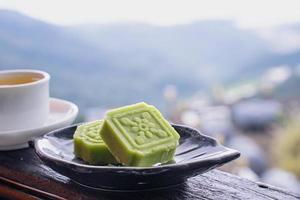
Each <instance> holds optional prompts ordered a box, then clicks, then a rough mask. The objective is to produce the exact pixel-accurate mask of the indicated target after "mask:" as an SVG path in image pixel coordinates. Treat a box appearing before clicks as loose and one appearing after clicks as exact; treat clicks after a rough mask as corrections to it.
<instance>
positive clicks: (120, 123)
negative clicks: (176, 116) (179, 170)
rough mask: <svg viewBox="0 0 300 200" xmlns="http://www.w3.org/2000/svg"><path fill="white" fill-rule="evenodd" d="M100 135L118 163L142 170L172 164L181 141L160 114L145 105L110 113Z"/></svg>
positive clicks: (126, 107) (152, 107) (127, 107)
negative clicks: (157, 165)
mask: <svg viewBox="0 0 300 200" xmlns="http://www.w3.org/2000/svg"><path fill="white" fill-rule="evenodd" d="M100 135H101V137H102V139H103V141H104V142H105V144H106V145H107V147H108V148H109V150H110V152H111V153H112V154H113V155H114V157H115V158H116V160H117V161H118V162H120V163H122V164H123V165H126V166H140V167H148V166H153V165H154V164H156V163H166V162H168V161H171V160H172V159H173V156H174V153H175V150H176V147H177V145H178V141H179V137H180V136H179V134H178V133H177V132H176V131H175V129H174V128H173V127H172V126H171V125H170V124H169V122H168V121H167V120H165V119H164V118H163V116H162V115H161V113H160V112H159V111H158V110H157V109H156V108H155V107H154V106H150V105H148V104H146V103H138V104H134V105H130V106H124V107H121V108H117V109H113V110H110V111H109V112H107V114H106V117H105V119H104V122H103V126H102V129H101V131H100Z"/></svg>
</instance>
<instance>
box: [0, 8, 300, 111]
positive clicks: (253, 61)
mask: <svg viewBox="0 0 300 200" xmlns="http://www.w3.org/2000/svg"><path fill="white" fill-rule="evenodd" d="M298 55H299V53H295V55H294V54H289V55H284V56H285V57H277V54H274V53H273V52H272V51H271V49H270V46H269V44H268V42H267V41H266V40H264V39H263V38H261V37H259V36H258V35H257V34H256V33H255V32H253V31H250V30H241V29H239V28H237V27H236V26H235V24H233V23H232V22H230V21H202V22H195V23H192V24H187V25H177V26H170V27H160V26H153V25H146V24H138V23H126V24H107V25H80V26H68V27H63V26H57V25H53V24H48V23H45V22H43V21H39V20H36V19H33V18H30V17H27V16H24V15H22V14H20V13H16V12H13V11H8V10H0V69H14V68H35V69H41V70H46V71H48V72H49V73H50V74H51V75H52V81H51V95H52V96H55V97H60V98H64V99H69V100H72V101H75V102H76V103H77V104H79V105H80V106H81V107H90V106H117V105H121V104H127V103H132V102H137V101H147V102H150V103H153V104H155V105H158V106H159V105H161V104H162V91H163V88H164V87H165V85H167V84H174V85H175V86H176V87H177V88H178V90H179V94H180V95H182V96H185V95H189V94H192V93H194V92H196V91H198V90H204V89H207V88H208V87H210V86H211V85H212V84H215V83H222V82H228V81H231V80H232V79H236V78H240V76H241V74H243V73H242V72H243V71H245V70H246V71H248V70H249V74H251V70H252V71H255V70H257V71H259V70H261V69H262V66H263V67H268V66H269V65H270V63H271V64H272V65H273V64H277V61H276V62H275V61H274V59H273V58H276V59H277V60H279V61H278V62H281V60H280V58H282V61H284V62H285V60H286V59H289V60H293V59H295V61H296V62H298V58H299V56H298ZM273 62H275V63H273Z"/></svg>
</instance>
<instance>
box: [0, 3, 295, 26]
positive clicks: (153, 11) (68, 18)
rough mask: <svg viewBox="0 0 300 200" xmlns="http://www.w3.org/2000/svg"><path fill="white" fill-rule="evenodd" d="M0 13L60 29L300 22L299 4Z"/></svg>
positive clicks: (38, 7) (102, 6)
mask: <svg viewBox="0 0 300 200" xmlns="http://www.w3.org/2000/svg"><path fill="white" fill-rule="evenodd" d="M0 9H11V10H17V11H20V12H22V13H24V14H27V15H29V16H32V17H35V18H38V19H41V20H44V21H47V22H51V23H54V24H60V25H76V24H85V23H88V24H103V23H111V22H143V23H150V24H155V25H161V26H172V25H177V24H185V23H191V22H193V21H197V20H205V19H224V20H234V21H235V22H236V23H237V25H238V26H240V27H242V28H265V27H271V26H277V25H282V24H286V23H295V22H300V1H299V0H249V1H245V0H180V1H178V0H149V1H148V0H147V1H146V0H26V1H24V0H23V1H22V0H0Z"/></svg>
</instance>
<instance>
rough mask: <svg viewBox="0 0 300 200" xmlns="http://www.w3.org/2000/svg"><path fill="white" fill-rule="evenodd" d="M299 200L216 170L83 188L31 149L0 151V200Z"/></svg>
mask: <svg viewBox="0 0 300 200" xmlns="http://www.w3.org/2000/svg"><path fill="white" fill-rule="evenodd" d="M7 198H11V199H29V200H31V199H72V200H73V199H74V200H76V199H113V200H114V199H115V200H119V199H122V198H126V199H133V200H135V199H136V200H140V199H155V200H157V199H174V200H176V199H178V200H185V199H189V200H193V199H218V200H219V199H226V200H227V199H284V200H287V199H300V195H299V194H295V193H293V192H289V191H284V190H282V189H279V188H275V187H272V186H268V185H265V184H260V183H255V182H251V181H249V180H246V179H243V178H240V177H237V176H233V175H231V174H228V173H224V172H221V171H219V170H213V171H211V172H208V173H205V174H203V175H198V176H196V177H194V178H191V179H189V180H188V181H187V182H186V183H184V184H182V185H179V186H177V187H173V188H168V189H163V190H155V191H143V192H126V193H125V192H112V191H95V190H91V189H86V188H83V187H81V186H79V185H78V184H76V183H74V182H72V181H71V180H70V179H68V178H67V177H65V176H62V175H60V174H58V173H56V172H55V171H53V170H51V169H50V168H48V167H47V166H45V165H44V164H43V163H42V162H41V161H40V160H39V158H37V156H36V155H35V153H34V151H33V149H31V148H30V149H24V150H18V151H7V152H0V199H7Z"/></svg>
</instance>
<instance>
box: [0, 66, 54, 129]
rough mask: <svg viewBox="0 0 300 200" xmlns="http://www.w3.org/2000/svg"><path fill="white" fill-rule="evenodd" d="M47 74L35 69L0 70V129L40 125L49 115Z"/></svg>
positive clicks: (48, 76)
mask: <svg viewBox="0 0 300 200" xmlns="http://www.w3.org/2000/svg"><path fill="white" fill-rule="evenodd" d="M49 80H50V75H49V74H48V73H46V72H43V71H38V70H25V69H20V70H4V71H0V132H1V131H2V132H3V131H13V130H24V129H31V128H37V127H41V126H43V125H44V124H45V122H46V121H47V118H48V114H49Z"/></svg>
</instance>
